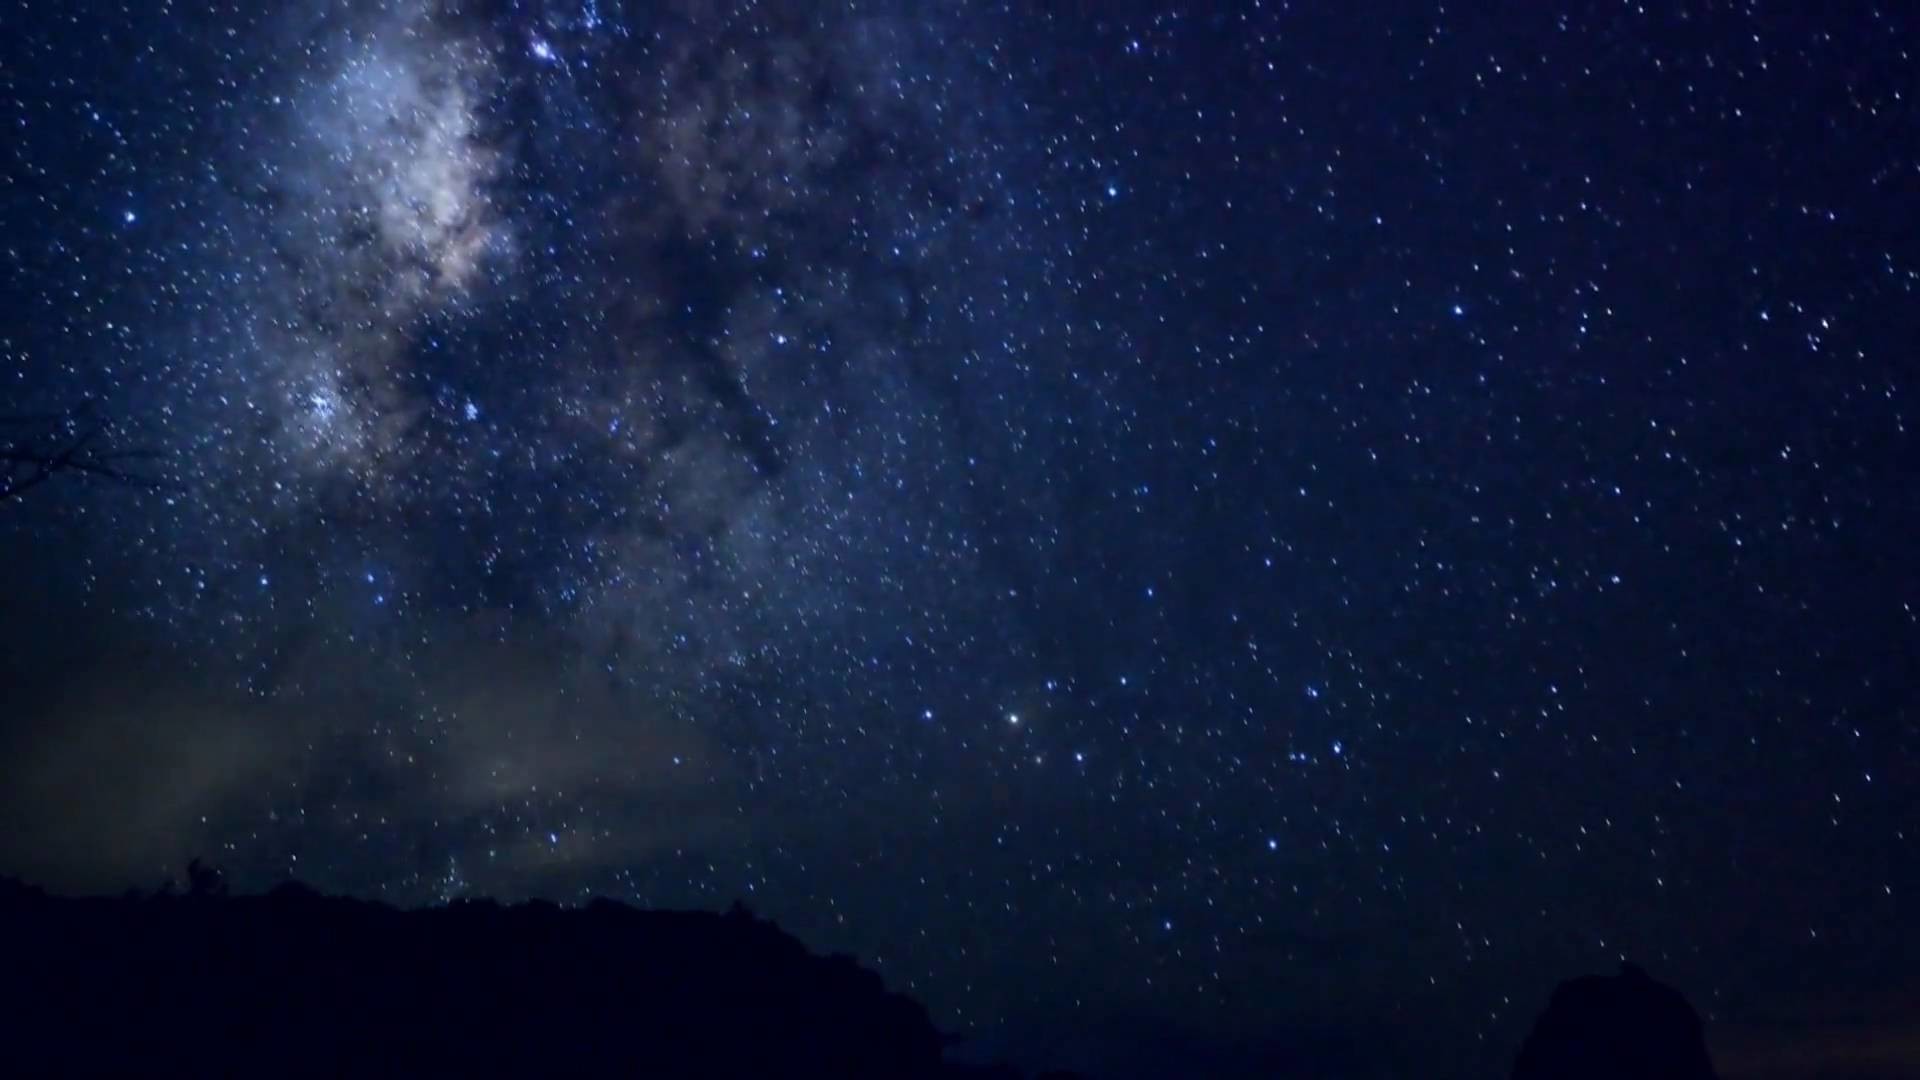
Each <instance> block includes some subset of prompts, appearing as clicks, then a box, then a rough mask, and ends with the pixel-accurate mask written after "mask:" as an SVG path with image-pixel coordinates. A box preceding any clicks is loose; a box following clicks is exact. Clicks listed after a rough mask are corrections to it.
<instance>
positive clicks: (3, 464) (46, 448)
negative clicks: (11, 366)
mask: <svg viewBox="0 0 1920 1080" xmlns="http://www.w3.org/2000/svg"><path fill="white" fill-rule="evenodd" d="M106 433H107V424H106V423H105V422H104V421H102V420H100V419H99V418H98V417H97V416H96V415H95V414H94V410H93V406H92V405H91V404H86V405H81V406H79V407H78V408H75V409H73V410H71V411H69V412H65V413H39V414H21V415H13V416H0V502H7V501H9V500H12V499H17V498H19V497H20V496H21V495H23V494H25V493H26V492H28V491H31V490H32V489H34V488H36V487H39V486H40V485H41V484H44V483H46V482H47V481H48V480H51V479H53V478H54V477H56V476H59V475H60V474H62V473H79V474H82V475H86V476H93V477H98V478H100V479H103V480H106V481H109V482H111V483H115V484H123V485H126V486H129V487H139V488H164V487H167V486H169V485H168V483H167V481H165V480H163V479H161V478H159V477H157V476H153V475H151V474H150V473H148V472H146V471H144V470H143V469H142V468H141V463H143V462H152V461H156V460H158V458H159V455H157V454H155V453H153V452H151V451H146V450H116V449H114V448H112V447H111V446H102V445H101V444H102V443H103V442H104V441H105V437H106Z"/></svg>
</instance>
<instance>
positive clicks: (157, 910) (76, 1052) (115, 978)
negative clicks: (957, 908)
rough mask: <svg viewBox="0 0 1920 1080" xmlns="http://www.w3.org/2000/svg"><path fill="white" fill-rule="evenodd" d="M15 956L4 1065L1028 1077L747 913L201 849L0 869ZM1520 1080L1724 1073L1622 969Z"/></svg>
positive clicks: (1555, 1008) (1661, 991)
mask: <svg viewBox="0 0 1920 1080" xmlns="http://www.w3.org/2000/svg"><path fill="white" fill-rule="evenodd" d="M0 957H4V962H3V963H0V1002H5V1003H6V1005H5V1006H4V1007H0V1075H11V1076H51V1075H101V1074H133V1073H143V1074H155V1075H169V1076H170V1075H192V1076H204V1075H268V1074H270V1075H275V1076H322V1075H324V1076H344V1075H356V1076H367V1075H376V1076H378V1075H398V1074H407V1075H450V1074H456V1073H464V1074H478V1075H542V1076H581V1077H588V1076H619V1077H657V1078H687V1080H694V1078H701V1080H706V1078H714V1080H718V1078H724V1077H756V1078H764V1077H836V1078H846V1080H859V1078H875V1080H880V1078H885V1080H915V1078H929V1080H963V1078H965V1080H1020V1077H1021V1076H1022V1074H1021V1073H1020V1072H1019V1071H1017V1070H1015V1069H1013V1068H1011V1067H1009V1066H1006V1065H964V1064H956V1063H951V1062H947V1061H945V1060H944V1058H943V1052H944V1049H945V1047H946V1045H947V1044H948V1043H949V1042H950V1041H951V1040H949V1039H948V1038H947V1037H945V1036H943V1035H942V1033H941V1032H940V1031H939V1030H938V1029H937V1028H936V1027H935V1026H934V1024H933V1022H932V1020H931V1019H930V1017H929V1015H928V1013H927V1011H926V1009H925V1008H924V1007H923V1006H921V1005H920V1004H919V1003H918V1002H915V1001H914V1000H912V999H910V998H908V997H906V996H904V995H901V994H897V993H891V992H889V991H887V989H886V988H885V986H884V985H883V984H882V982H881V979H880V977H879V976H878V975H877V974H875V973H873V972H871V971H868V970H866V969H863V968H861V967H860V966H859V965H858V964H856V963H855V962H854V961H853V960H852V959H850V958H848V957H845V956H826V957H822V956H817V955H814V954H813V953H811V952H809V951H808V950H807V949H806V948H805V947H804V946H803V945H802V944H801V943H800V942H799V941H798V940H796V939H795V938H793V937H792V936H791V935H789V934H787V933H785V932H784V931H782V930H780V929H779V928H778V927H776V926H775V925H774V924H773V923H771V922H768V921H766V920H763V919H760V918H758V917H756V916H754V915H753V914H752V913H750V912H748V911H747V910H745V909H744V908H741V907H739V906H738V905H736V906H735V908H734V909H733V910H731V911H729V912H727V913H726V914H713V913H707V912H674V911H643V910H639V909H636V908H633V907H629V906H627V905H625V904H619V903H615V902H612V901H607V900H596V901H594V902H592V903H589V904H587V905H586V906H584V907H576V908H562V907H559V906H557V905H555V904H552V903H548V902H545V901H537V900H536V901H531V902H528V903H524V904H518V905H511V906H509V905H502V904H500V903H497V902H495V901H491V900H472V901H459V902H456V903H453V904H451V905H449V906H446V907H436V908H427V909H421V910H411V911H408V910H401V909H398V908H395V907H392V906H390V905H387V904H382V903H378V902H373V901H365V900H355V899H348V898H342V897H329V896H323V895H321V894H320V893H318V892H315V891H314V890H312V889H309V888H307V887H305V886H303V885H299V884H296V883H288V884H284V885H281V886H280V887H278V888H276V889H275V890H273V891H272V892H270V893H268V894H266V895H265V896H253V897H234V896H229V895H227V892H226V888H225V885H224V883H223V882H222V881H221V879H220V877H219V875H218V873H217V872H216V871H213V870H211V869H209V868H207V867H204V866H202V865H200V864H199V863H197V862H196V863H195V864H194V865H193V866H191V867H189V870H188V887H187V890H186V891H185V892H174V891H171V890H168V891H163V892H160V893H156V894H152V895H140V894H129V895H127V896H124V897H121V898H117V899H116V898H81V899H73V898H62V897H56V896H51V895H49V894H47V893H45V892H43V891H41V890H39V889H36V888H32V887H29V886H27V885H24V884H21V883H19V882H16V881H12V880H10V879H6V878H0ZM1171 1050H1172V1048H1171V1047H1170V1048H1169V1051H1170V1052H1171ZM1177 1056H1179V1057H1180V1058H1182V1059H1183V1060H1184V1061H1185V1065H1186V1066H1187V1067H1191V1066H1195V1065H1199V1064H1200V1062H1199V1059H1198V1057H1196V1056H1194V1055H1190V1054H1186V1053H1182V1054H1179V1055H1177ZM1203 1067H1204V1066H1203ZM1179 1071H1180V1072H1186V1071H1187V1068H1186V1067H1183V1068H1181V1069H1180V1070H1179ZM1513 1076H1514V1080H1538V1078H1545V1077H1552V1078H1554V1080H1583V1078H1588V1077H1592V1078H1600V1077H1606V1078H1608V1080H1615V1078H1618V1077H1624V1076H1633V1077H1643V1078H1648V1080H1712V1078H1713V1077H1714V1076H1715V1073H1714V1070H1713V1065H1712V1063H1711V1061H1710V1060H1709V1059H1708V1056H1707V1052H1706V1048H1705V1044H1704V1041H1703V1039H1702V1035H1701V1024H1700V1019H1699V1016H1698V1015H1697V1014H1696V1013H1695V1012H1694V1010H1693V1009H1692V1007H1691V1006H1690V1005H1688V1003H1687V1001H1686V999H1685V998H1684V997H1682V996H1681V995H1680V993H1679V992H1678V991H1676V990H1674V989H1673V988H1671V987H1668V986H1665V985H1664V984H1661V983H1658V982H1655V981H1654V980H1652V979H1651V978H1649V977H1648V976H1647V975H1646V973H1645V972H1643V971H1641V970H1640V969H1639V968H1637V967H1634V966H1632V965H1624V966H1623V969H1622V972H1621V974H1619V975H1615V976H1585V977H1582V978H1577V979H1572V980H1569V981H1567V982H1564V983H1561V984H1560V986H1559V987H1558V988H1557V989H1556V990H1555V991H1554V993H1553V996H1552V999H1551V1001H1550V1002H1549V1003H1548V1005H1547V1008H1546V1010H1545V1011H1544V1012H1543V1013H1542V1014H1541V1016H1540V1018H1539V1020H1538V1021H1537V1022H1536V1023H1535V1025H1534V1027H1533V1030H1532V1032H1531V1033H1530V1034H1529V1036H1528V1037H1527V1040H1526V1043H1525V1044H1524V1045H1523V1046H1522V1048H1521V1050H1520V1053H1519V1056H1518V1059H1517V1062H1516V1065H1515V1068H1514V1071H1513ZM1040 1080H1075V1078H1074V1076H1071V1075H1069V1074H1065V1073H1046V1074H1042V1076H1041V1077H1040Z"/></svg>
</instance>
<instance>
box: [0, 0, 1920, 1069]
mask: <svg viewBox="0 0 1920 1080" xmlns="http://www.w3.org/2000/svg"><path fill="white" fill-rule="evenodd" d="M1916 41H1920V18H1916V15H1915V13H1914V12H1913V11H1912V10H1911V9H1909V8H1908V7H1907V6H1906V5H1905V4H1902V3H1891V2H1888V3H1882V4H1880V5H1878V6H1877V7H1876V6H1875V5H1872V4H1866V3H1862V4H1853V3H1838V4H1833V5H1814V4H1811V3H1806V4H1789V3H1778V2H1758V0H1754V2H1747V3H1721V2H1714V3H1705V2H1699V0H1692V2H1685V3H1653V2H1649V3H1647V4H1644V5H1640V4H1633V3H1619V2H1605V3H1602V2H1592V3H1534V2H1531V0H1529V2H1525V3H1520V2H1513V3H1499V4H1495V3H1484V4H1483V3H1450V4H1433V3H1400V4H1388V3H1364V2H1363V3H1317V2H1305V0H1296V2H1294V3H1292V4H1287V3H1278V2H1273V0H1266V2H1256V0H1245V2H1227V0H1222V2H1220V3H1218V4H1204V3H1194V4H1190V5H1187V6H1184V7H1182V6H1176V5H1170V4H1155V3H1146V2H1139V0H1121V2H1115V3H1104V2H1103V3H1081V4H1064V3H1063V4H1040V3H1035V4H1027V3H1012V2H1010V0H1005V2H1002V3H976V2H968V0H932V2H923V0H834V2H828V3H819V4H815V3H803V2H800V0H761V2H758V3H755V2H753V0H662V2H657V3H654V2H646V3H643V2H640V0H386V2H382V3H372V2H356V0H306V2H304V3H300V4H281V3H268V2H265V0H225V2H222V3H208V4H200V3H187V2H185V0H179V2H173V3H168V2H166V0H137V2H135V0H126V2H125V3H124V4H110V3H105V2H102V3H83V2H81V0H55V2H39V0H6V3H5V5H4V7H3V8H0V124H4V128H5V138H4V143H0V413H4V414H5V415H6V417H9V418H11V419H9V420H8V421H7V422H8V423H9V424H10V425H11V427H12V429H13V430H14V431H16V432H18V431H20V430H22V429H23V428H32V427H33V424H34V423H37V422H29V420H28V419H23V418H31V417H33V416H39V415H48V414H52V415H59V414H63V413H69V412H75V411H77V415H79V417H80V419H79V420H78V421H77V422H78V423H81V424H91V423H98V424H102V425H104V427H103V428H102V430H101V432H100V436H99V438H100V441H99V443H98V444H97V445H100V446H103V447H110V448H114V449H120V450H140V451H146V452H151V453H152V454H153V455H154V456H153V457H152V458H147V459H139V460H140V462H141V464H140V466H139V468H140V469H141V470H142V473H141V477H140V478H141V479H146V480H154V481H157V482H158V483H156V484H153V485H146V484H127V483H115V482H113V481H112V480H110V479H107V478H102V477H98V476H88V475H84V474H80V473H73V474H66V475H59V476H55V477H53V478H51V479H49V480H48V482H46V483H43V484H40V485H39V486H37V487H35V488H33V489H32V490H31V491H27V492H24V493H22V494H21V495H20V496H19V497H18V498H11V499H6V500H4V501H0V581H3V582H4V583H5V589H6V599H5V601H4V606H3V607H0V763H4V764H0V826H3V827H0V872H5V873H10V874H14V875H17V876H21V877H24V878H27V879H29V880H31V881H35V882H38V883H42V884H46V885H48V886H50V887H54V888H59V889H68V890H86V891H112V892H118V891H119V890H121V889H124V888H126V887H128V886H131V885H139V886H141V887H144V888H151V887H153V886H155V885H157V884H158V883H160V882H161V881H163V880H165V879H166V878H167V877H168V876H170V875H172V876H179V875H180V872H181V870H182V868H183V867H184V865H185V863H186V861H187V859H188V858H190V857H192V856H194V855H201V856H204V857H206V858H207V859H208V860H209V861H211V862H215V863H218V864H219V865H221V866H223V867H224V868H226V871H227V873H228V875H229V877H230V878H231V879H232V880H233V882H234V883H235V886H236V888H240V889H242V890H256V889H262V888H266V887H269V886H271V885H272V884H273V883H274V882H276V881H279V880H283V879H285V878H288V877H290V876H291V877H297V878H299V879H301V880H304V881H306V882H309V883H311V884H313V885H315V886H318V887H320V888H324V889H329V890H336V891H346V892H351V893H355V894H360V895H367V896H376V897H382V898H385V899H388V900H390V901H393V902H396V903H404V904H419V903H425V902H434V901H439V900H443V899H450V898H453V897H457V896H477V895H491V896H500V897H506V898H518V897H525V896H545V897H549V898H553V899H559V900H569V899H578V898H583V897H586V896H588V895H609V896H614V897H617V898H622V899H627V900H631V901H633V902H635V903H640V904H646V905H653V906H666V907H704V908H720V907H724V906H726V905H727V904H729V903H730V902H732V901H733V900H735V899H740V900H743V901H745V902H746V903H747V904H748V905H749V906H751V907H752V908H753V909H754V910H756V911H757V912H759V913H761V914H764V915H767V916H769V917H771V918H773V919H775V920H777V921H778V922H779V923H780V924H781V925H782V926H784V927H786V928H788V929H790V930H792V931H793V932H794V933H796V934H797V935H799V936H800V937H801V939H802V940H803V941H805V942H806V943H807V944H808V945H809V946H811V947H813V948H816V949H820V950H845V951H849V952H852V953H853V954H855V955H856V956H858V957H859V958H860V959H861V960H862V962H864V963H866V964H867V965H869V966H872V967H874V968H876V969H877V970H879V971H880V972H881V973H882V974H883V975H884V976H885V978H886V979H887V980H888V983H889V985H890V986H893V987H896V988H899V989H902V990H906V991H908V992H910V993H912V994H913V995H915V996H916V997H918V998H920V999H921V1000H923V1001H925V1002H927V1003H928V1005H929V1006H930V1007H931V1008H932V1009H933V1011H934V1015H935V1017H936V1019H937V1020H938V1021H939V1022H940V1023H942V1024H943V1025H946V1026H948V1027H950V1028H952V1029H955V1030H959V1031H963V1032H966V1033H969V1034H971V1035H973V1036H975V1039H976V1047H977V1048H978V1051H979V1052H980V1053H983V1054H987V1055H992V1054H997V1053H1008V1054H1012V1055H1014V1056H1015V1058H1016V1060H1019V1061H1022V1062H1023V1063H1030V1064H1034V1065H1040V1064H1048V1063H1055V1062H1065V1063H1071V1064H1076V1065H1080V1066H1082V1067H1089V1068H1096V1069H1101V1070H1104V1071H1105V1072H1106V1073H1107V1075H1111V1076H1116V1077H1117V1076H1124V1075H1128V1072H1127V1070H1128V1068H1130V1067H1131V1068H1135V1069H1141V1070H1145V1069H1149V1068H1157V1066H1151V1065H1150V1063H1151V1062H1154V1061H1156V1060H1159V1059H1160V1058H1172V1059H1179V1060H1186V1061H1189V1062H1192V1061H1196V1060H1215V1061H1216V1064H1217V1065H1218V1067H1219V1068H1220V1070H1221V1071H1222V1072H1223V1073H1224V1072H1225V1071H1227V1070H1228V1068H1229V1066H1228V1065H1227V1064H1225V1062H1226V1061H1227V1060H1228V1059H1229V1058H1230V1059H1231V1060H1232V1061H1233V1062H1239V1063H1243V1064H1244V1063H1250V1062H1265V1063H1267V1064H1269V1065H1270V1064H1273V1063H1276V1062H1279V1063H1285V1062H1293V1063H1296V1064H1305V1063H1311V1064H1313V1065H1315V1066H1316V1067H1318V1068H1321V1069H1323V1070H1325V1071H1328V1072H1331V1073H1333V1074H1337V1075H1356V1076H1359V1075H1383V1074H1394V1075H1398V1074H1399V1072H1398V1070H1402V1069H1405V1068H1407V1067H1408V1066H1409V1064H1410V1063H1415V1062H1417V1063H1420V1065H1421V1067H1422V1068H1423V1069H1424V1070H1427V1072H1426V1074H1427V1075H1456V1074H1457V1075H1462V1076H1466V1075H1487V1074H1489V1072H1490V1071H1497V1070H1498V1069H1500V1068H1502V1067H1503V1066H1504V1063H1505V1062H1507V1061H1510V1060H1511V1054H1512V1052H1513V1050H1514V1048H1515V1047H1517V1045H1518V1042H1519V1039H1520V1037H1521V1036H1522V1034H1523V1033H1524V1031H1525V1027H1526V1025H1527V1024H1528V1023H1529V1022H1530V1021H1531V1019H1532V1017H1533V1015H1534V1014H1535V1013H1536V1012H1537V1011H1538V1010H1539V1008H1540V1007H1541V1006H1542V1005H1543V1004H1544V1002H1545V998H1546V994H1547V991H1548V990H1549V988H1550V987H1551V986H1552V985H1553V983H1554V982H1555V981H1556V980H1558V979H1560V978H1564V977H1568V976H1571V975H1574V974H1578V973H1582V972H1586V971H1606V970H1612V969H1613V968H1614V967H1615V966H1616V965H1617V963H1618V961H1619V960H1620V959H1621V958H1622V957H1626V958H1631V959H1634V960H1637V961H1638V962H1640V963H1642V964H1643V965H1645V966H1646V967H1647V968H1648V969H1649V970H1650V971H1652V972H1653V973H1654V974H1655V975H1656V977H1660V978H1662V979H1665V980H1668V981H1671V982H1673V983H1674V984H1676V985H1677V986H1679V987H1680V988H1681V989H1683V990H1684V991H1685V992H1686V993H1687V994H1688V995H1689V996H1690V997H1691V998H1692V1000H1693V1001H1694V1002H1695V1004H1696V1005H1697V1006H1698V1007H1699V1008H1700V1009H1701V1011H1702V1013H1703V1014H1705V1016H1706V1017H1707V1019H1708V1021H1709V1027H1710V1038H1711V1039H1712V1041H1713V1043H1714V1046H1715V1048H1716V1050H1717V1051H1718V1052H1719V1053H1720V1055H1721V1064H1722V1066H1723V1068H1726V1069H1727V1070H1728V1071H1735V1070H1736V1069H1737V1068H1738V1067H1739V1065H1740V1063H1741V1062H1742V1061H1745V1060H1749V1059H1753V1058H1756V1057H1758V1056H1765V1055H1769V1054H1787V1053H1792V1054H1798V1055H1818V1054H1827V1053H1831V1052H1833V1051H1832V1047H1833V1045H1834V1044H1835V1043H1836V1042H1838V1041H1842V1040H1845V1041H1851V1042H1854V1043H1855V1044H1859V1043H1860V1042H1861V1041H1862V1040H1877V1042H1875V1045H1881V1046H1885V1047H1891V1048H1892V1049H1890V1050H1888V1051H1887V1052H1888V1053H1890V1054H1897V1053H1900V1052H1906V1051H1911V1052H1913V1053H1914V1054H1915V1055H1916V1056H1915V1058H1914V1060H1916V1061H1920V1047H1916V1045H1915V1044H1920V1033H1917V1032H1916V1026H1915V1024H1914V1022H1913V1021H1912V1020H1911V1018H1912V1017H1913V1016H1915V1015H1920V976H1916V975H1915V973H1914V972H1913V971H1912V970H1911V968H1910V966H1909V965H1903V964H1902V962H1901V953H1902V951H1903V950H1904V951H1906V952H1908V953H1909V954H1920V929H1916V927H1915V924H1914V922H1913V920H1912V918H1911V913H1912V911H1913V910H1914V909H1913V905H1914V904H1915V902H1916V900H1915V898H1916V896H1920V851H1917V850H1916V848H1920V837H1917V836H1916V831H1920V711H1917V710H1920V706H1916V695H1915V687H1916V682H1920V676H1917V675H1916V672H1920V571H1917V570H1916V565H1915V562H1914V556H1913V550H1914V544H1915V541H1916V539H1917V538H1920V476H1917V473H1920V466H1917V465H1916V463H1920V445H1917V444H1920V435H1916V430H1915V429H1916V425H1920V403H1916V400H1915V392H1916V387H1915V379H1916V376H1920V362H1916V349H1917V348H1920V124H1917V123H1916V119H1917V118H1920V107H1916V95H1917V94H1920V58H1916V57H1915V55H1914V53H1913V49H1914V48H1915V42H1916ZM43 426H44V425H43ZM0 434H4V431H3V430H0ZM1903 911H1904V912H1906V913H1907V915H1906V917H1905V918H1903V917H1902V912H1903ZM1902 1016H1904V1017H1907V1018H1908V1019H1907V1021H1906V1026H1905V1027H1904V1028H1903V1027H1901V1026H1900V1024H1899V1023H1898V1022H1897V1021H1898V1020H1899V1018H1900V1017H1902ZM1902 1047H1905V1048H1906V1050H1905V1051H1903V1050H1902V1049H1901V1048H1902ZM1201 1053H1207V1054H1218V1055H1222V1056H1221V1057H1219V1058H1218V1059H1202V1058H1198V1057H1194V1056H1193V1055H1196V1054H1201ZM1156 1055H1158V1056H1159V1057H1156ZM1183 1055H1184V1057H1183ZM1249 1067H1251V1066H1249ZM1163 1074H1164V1073H1163Z"/></svg>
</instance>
